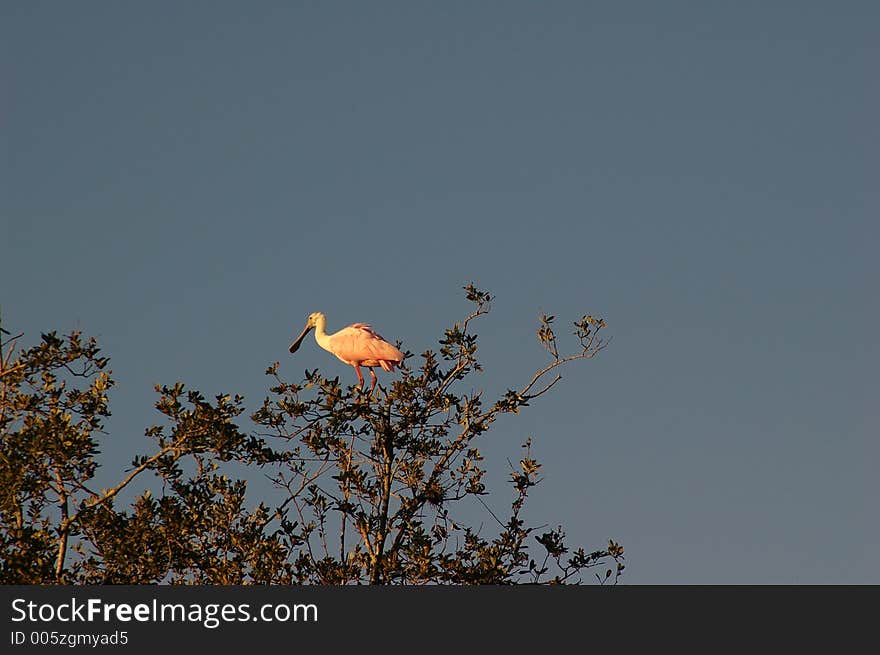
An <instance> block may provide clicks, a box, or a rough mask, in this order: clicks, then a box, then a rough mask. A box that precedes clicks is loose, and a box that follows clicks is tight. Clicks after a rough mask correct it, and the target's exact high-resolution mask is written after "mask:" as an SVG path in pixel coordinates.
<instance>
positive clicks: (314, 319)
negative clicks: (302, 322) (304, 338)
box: [306, 312, 327, 330]
mask: <svg viewBox="0 0 880 655" xmlns="http://www.w3.org/2000/svg"><path fill="white" fill-rule="evenodd" d="M319 321H323V322H324V323H326V322H327V317H326V316H324V315H323V314H322V313H321V312H312V313H311V314H309V318H308V319H307V320H306V329H307V330H311V329H312V328H313V327H316V326H317V325H318V322H319Z"/></svg>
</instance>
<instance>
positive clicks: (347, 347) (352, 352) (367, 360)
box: [288, 312, 403, 394]
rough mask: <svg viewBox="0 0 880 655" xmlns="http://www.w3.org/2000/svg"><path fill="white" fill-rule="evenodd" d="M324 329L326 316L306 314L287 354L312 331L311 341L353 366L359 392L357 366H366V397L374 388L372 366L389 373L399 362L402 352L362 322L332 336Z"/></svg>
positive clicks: (374, 377)
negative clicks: (300, 331)
mask: <svg viewBox="0 0 880 655" xmlns="http://www.w3.org/2000/svg"><path fill="white" fill-rule="evenodd" d="M326 327H327V317H326V316H324V315H323V314H322V313H321V312H314V313H313V314H309V318H308V320H307V321H306V326H305V327H304V328H303V331H302V333H301V334H300V335H299V336H298V337H297V338H296V339H294V340H293V343H291V344H290V348H288V350H290V352H291V353H295V352H296V351H297V350H299V345H300V344H301V343H302V341H303V339H305V338H306V335H307V334H308V333H309V330H311V329H312V328H315V341H317V342H318V345H319V346H321V348H323V349H324V350H326V351H328V352H331V353H333V354H334V355H336V356H337V357H338V358H339V359H341V360H342V361H343V362H345V363H346V364H348V365H349V366H354V371H355V373H357V376H358V382H359V383H360V386H361V388H362V389H363V387H364V376H363V375H361V368H360V367H361V366H366V367H367V368H369V369H370V376H372V378H373V383H372V384H371V385H370V394H372V393H373V389H374V388H375V387H376V374H375V373H374V372H373V367H374V366H381V367H382V369H383V370H385V371H393V370H394V367H395V366H399V365H400V363H401V362H402V361H403V353H402V352H400V351H399V350H398V349H397V348H395V347H394V346H392V345H391V344H390V343H388V342H387V341H385V339H383V338H382V337H380V336H379V335H378V334H376V333H375V332H373V330H372V329H371V328H370V326H369V325H367V324H366V323H354V324H352V325H349V326H348V327H345V328H342V329H341V330H340V331H339V332H336V333H334V334H327V333H326V332H325V331H324V330H325V329H326Z"/></svg>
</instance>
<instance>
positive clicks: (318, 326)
mask: <svg viewBox="0 0 880 655" xmlns="http://www.w3.org/2000/svg"><path fill="white" fill-rule="evenodd" d="M326 328H327V319H325V318H324V317H323V316H322V317H321V318H319V319H318V320H317V321H315V341H317V342H318V345H319V346H321V348H323V349H324V350H329V348H328V343H327V340H328V338H329V337H328V335H327V332H326Z"/></svg>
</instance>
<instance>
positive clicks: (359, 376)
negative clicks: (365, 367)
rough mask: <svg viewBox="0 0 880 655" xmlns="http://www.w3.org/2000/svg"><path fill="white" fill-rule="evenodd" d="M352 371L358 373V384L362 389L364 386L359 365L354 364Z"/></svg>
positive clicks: (371, 370)
mask: <svg viewBox="0 0 880 655" xmlns="http://www.w3.org/2000/svg"><path fill="white" fill-rule="evenodd" d="M353 366H354V372H355V373H357V374H358V386H359V387H360V388H361V389H363V388H364V376H363V375H361V367H360V366H358V365H357V364H354V365H353ZM372 372H373V369H370V373H372Z"/></svg>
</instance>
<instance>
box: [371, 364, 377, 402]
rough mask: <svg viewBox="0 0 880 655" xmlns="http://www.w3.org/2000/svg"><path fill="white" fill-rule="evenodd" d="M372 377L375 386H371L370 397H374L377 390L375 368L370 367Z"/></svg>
mask: <svg viewBox="0 0 880 655" xmlns="http://www.w3.org/2000/svg"><path fill="white" fill-rule="evenodd" d="M370 377H371V378H373V384H371V385H370V395H371V396H372V395H373V389H375V388H376V374H375V373H373V367H372V366H371V367H370Z"/></svg>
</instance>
